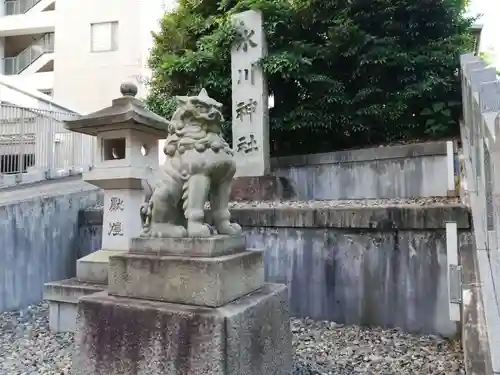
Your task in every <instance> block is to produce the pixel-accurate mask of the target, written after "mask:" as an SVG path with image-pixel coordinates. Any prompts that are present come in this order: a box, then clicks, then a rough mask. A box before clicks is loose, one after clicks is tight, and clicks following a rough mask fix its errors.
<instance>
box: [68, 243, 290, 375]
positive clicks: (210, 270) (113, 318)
mask: <svg viewBox="0 0 500 375" xmlns="http://www.w3.org/2000/svg"><path fill="white" fill-rule="evenodd" d="M243 245H244V237H243V235H240V236H215V237H209V238H177V239H174V238H169V239H158V238H154V239H143V238H137V239H133V240H132V249H131V251H130V252H129V253H127V254H119V255H113V256H111V257H110V265H109V286H108V290H107V291H105V292H101V293H95V294H93V295H88V296H84V297H81V298H80V300H79V305H78V311H79V317H78V334H77V338H76V344H77V350H76V352H75V358H74V360H73V374H77V375H91V374H92V375H98V374H99V375H100V374H102V375H104V374H106V375H118V374H119V375H132V374H134V375H142V374H143V375H146V374H148V375H149V374H162V375H178V374H189V375H198V374H199V375H201V374H203V375H205V374H211V375H217V374H220V375H247V374H249V375H250V374H251V375H264V374H276V375H288V374H289V373H290V371H291V365H292V346H291V332H290V326H289V318H290V316H289V308H288V288H287V287H286V286H285V285H280V284H266V283H265V282H264V263H263V253H262V251H258V250H244V246H243ZM231 248H232V250H231Z"/></svg>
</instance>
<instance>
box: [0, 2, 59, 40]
mask: <svg viewBox="0 0 500 375" xmlns="http://www.w3.org/2000/svg"><path fill="white" fill-rule="evenodd" d="M42 1H44V0H42ZM55 26H56V11H55V10H51V11H46V12H32V11H29V12H27V13H24V14H17V15H12V16H5V17H0V37H8V36H16V35H30V34H40V33H48V32H54V31H55Z"/></svg>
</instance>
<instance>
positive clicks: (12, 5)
mask: <svg viewBox="0 0 500 375" xmlns="http://www.w3.org/2000/svg"><path fill="white" fill-rule="evenodd" d="M40 1H41V0H7V1H5V15H6V16H13V15H16V14H24V13H26V12H27V11H28V10H30V9H31V8H33V7H34V6H35V5H36V4H38V3H39V2H40Z"/></svg>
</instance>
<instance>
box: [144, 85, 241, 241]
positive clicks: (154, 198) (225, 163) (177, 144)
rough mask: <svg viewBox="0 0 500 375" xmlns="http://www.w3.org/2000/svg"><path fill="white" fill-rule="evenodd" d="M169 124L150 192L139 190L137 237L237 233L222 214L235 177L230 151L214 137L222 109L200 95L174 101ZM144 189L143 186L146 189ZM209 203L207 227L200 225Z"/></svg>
mask: <svg viewBox="0 0 500 375" xmlns="http://www.w3.org/2000/svg"><path fill="white" fill-rule="evenodd" d="M176 99H177V100H178V101H179V108H178V109H177V110H176V111H175V113H174V114H173V116H172V120H171V121H170V126H169V129H168V136H167V139H166V143H165V147H164V150H163V151H164V152H165V154H166V156H167V159H166V161H165V164H164V165H163V166H162V167H160V170H159V171H158V176H157V179H156V181H155V182H154V183H153V188H151V187H150V186H145V189H146V200H145V203H144V204H143V205H142V206H141V219H142V225H143V232H142V236H143V237H207V236H210V235H213V234H216V233H218V234H237V233H241V227H240V226H239V225H238V224H235V223H231V222H230V221H229V219H230V213H229V210H228V204H229V193H230V189H231V181H232V179H233V176H234V174H235V172H236V164H235V162H234V160H233V150H232V149H231V148H230V147H229V145H228V144H227V143H226V142H225V141H224V139H223V138H222V136H221V134H220V130H221V129H220V125H221V122H222V121H223V118H222V114H221V112H220V108H221V107H222V104H221V103H219V102H217V101H215V100H214V99H212V98H210V97H209V96H208V95H207V92H206V91H205V89H202V90H201V92H200V93H199V94H198V96H179V97H177V98H176ZM146 185H148V184H146ZM207 200H209V201H210V208H211V213H212V215H211V216H212V219H213V225H214V228H212V227H211V226H210V225H207V224H206V223H205V221H204V216H205V215H204V206H205V203H206V201H207Z"/></svg>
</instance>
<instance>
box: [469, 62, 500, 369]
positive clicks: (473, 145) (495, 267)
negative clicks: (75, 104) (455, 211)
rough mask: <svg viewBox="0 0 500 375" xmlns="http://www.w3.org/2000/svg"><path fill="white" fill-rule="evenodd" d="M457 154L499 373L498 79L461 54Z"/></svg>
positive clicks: (499, 208)
mask: <svg viewBox="0 0 500 375" xmlns="http://www.w3.org/2000/svg"><path fill="white" fill-rule="evenodd" d="M460 63H461V74H462V98H463V122H462V124H461V137H462V153H463V159H464V160H463V161H464V163H463V164H464V166H465V177H466V178H465V180H466V181H465V183H466V184H467V186H465V190H466V192H467V194H468V200H469V204H470V207H471V211H472V216H473V226H474V236H475V241H476V248H477V259H478V270H479V279H480V280H481V288H482V294H483V303H484V312H485V318H486V325H487V331H488V339H489V341H490V342H489V347H490V351H491V358H492V365H493V372H494V373H497V372H499V373H500V336H499V335H498V334H497V332H500V331H499V330H500V305H499V303H498V302H499V301H500V251H499V249H498V244H500V163H498V164H497V163H496V161H500V139H499V137H500V80H498V78H497V75H496V71H495V68H492V67H487V66H486V64H485V63H484V62H483V61H481V60H480V59H479V58H478V57H476V56H475V55H474V54H466V55H463V56H461V62H460Z"/></svg>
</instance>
